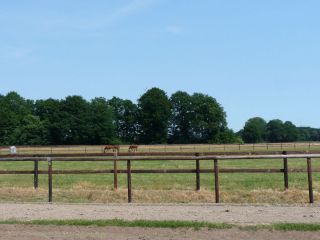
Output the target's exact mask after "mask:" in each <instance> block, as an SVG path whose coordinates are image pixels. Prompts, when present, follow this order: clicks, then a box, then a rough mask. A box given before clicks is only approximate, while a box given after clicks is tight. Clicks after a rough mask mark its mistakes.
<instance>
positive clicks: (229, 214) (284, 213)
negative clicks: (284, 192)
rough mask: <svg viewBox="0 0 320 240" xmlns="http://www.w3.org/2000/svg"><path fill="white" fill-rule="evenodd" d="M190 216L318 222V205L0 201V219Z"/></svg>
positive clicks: (240, 222) (244, 222)
mask: <svg viewBox="0 0 320 240" xmlns="http://www.w3.org/2000/svg"><path fill="white" fill-rule="evenodd" d="M115 218H117V219H124V220H136V219H144V220H189V221H207V222H214V223H232V224H238V225H252V224H255V225H256V224H270V223H283V222H290V223H320V208H319V207H318V206H267V205H260V206H259V205H254V206H252V205H250V206H249V205H225V204H219V205H217V204H107V205H106V204H29V203H28V204H14V203H1V204H0V220H8V219H17V220H36V219H115Z"/></svg>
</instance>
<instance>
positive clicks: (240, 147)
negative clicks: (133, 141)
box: [0, 142, 320, 154]
mask: <svg viewBox="0 0 320 240" xmlns="http://www.w3.org/2000/svg"><path fill="white" fill-rule="evenodd" d="M128 148H129V145H120V152H128ZM103 149H104V145H80V146H78V145H76V146H72V145H68V146H36V147H32V146H17V152H18V154H19V153H20V154H33V153H44V154H51V153H52V154H54V153H102V152H103ZM284 150H287V151H320V142H302V143H261V144H183V145H178V144H168V145H167V144H159V145H139V147H138V151H139V152H239V151H248V152H257V151H284ZM110 152H111V151H110ZM8 153H9V147H8V146H0V154H8Z"/></svg>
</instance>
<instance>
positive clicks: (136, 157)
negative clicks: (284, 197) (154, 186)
mask: <svg viewBox="0 0 320 240" xmlns="http://www.w3.org/2000/svg"><path fill="white" fill-rule="evenodd" d="M294 158H295V159H297V158H299V159H302V160H303V159H305V161H306V169H289V168H288V159H294ZM315 158H320V154H292V153H287V152H282V154H263V155H212V154H211V155H208V154H203V153H193V154H190V153H189V154H182V153H174V152H172V153H157V154H156V153H154V154H149V155H147V154H143V153H127V154H122V155H118V154H117V152H116V153H114V154H106V155H90V154H86V155H80V154H78V155H74V154H73V155H68V154H65V155H63V154H58V155H47V156H43V155H30V156H28V155H15V156H12V155H11V156H10V155H6V156H0V162H4V161H32V162H34V169H33V170H19V171H12V170H1V171H0V174H33V175H34V188H38V176H39V174H47V175H48V201H49V202H52V197H53V195H52V188H53V186H52V176H53V175H55V174H106V173H110V174H113V176H114V189H117V188H118V174H126V175H127V187H128V202H129V203H131V202H132V181H131V176H132V174H152V173H162V174H179V173H189V174H195V176H196V178H195V179H196V184H195V190H196V191H199V190H200V174H201V173H213V174H214V183H213V184H214V189H215V202H216V203H219V202H220V194H219V174H220V173H282V174H283V178H284V189H288V188H289V181H288V174H289V172H306V173H307V176H308V191H309V203H313V202H314V198H313V188H312V172H320V169H312V165H311V160H312V159H315ZM248 159H256V160H259V159H260V160H261V159H280V160H282V161H283V168H281V169H277V168H263V169H256V168H254V169H249V168H246V169H243V168H239V169H234V168H221V169H220V168H219V161H225V160H235V161H241V160H248ZM169 160H170V161H181V160H186V161H190V160H192V161H195V169H132V168H131V162H132V161H169ZM39 161H46V162H47V163H48V169H47V170H39V167H38V166H39ZM58 161H76V162H83V161H92V162H96V161H100V162H101V161H112V162H113V168H112V169H99V170H53V163H54V162H58ZM119 161H126V162H127V167H126V169H118V162H119ZM201 161H212V162H213V168H211V169H203V168H200V162H201Z"/></svg>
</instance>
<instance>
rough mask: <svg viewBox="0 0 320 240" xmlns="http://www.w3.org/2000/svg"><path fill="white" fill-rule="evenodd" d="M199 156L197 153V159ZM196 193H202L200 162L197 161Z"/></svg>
mask: <svg viewBox="0 0 320 240" xmlns="http://www.w3.org/2000/svg"><path fill="white" fill-rule="evenodd" d="M198 156H199V153H196V157H198ZM196 191H200V160H199V159H197V160H196Z"/></svg>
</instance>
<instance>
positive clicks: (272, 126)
mask: <svg viewBox="0 0 320 240" xmlns="http://www.w3.org/2000/svg"><path fill="white" fill-rule="evenodd" d="M284 136H285V129H284V125H283V122H282V121H281V120H279V119H274V120H271V121H269V122H268V124H267V139H268V141H269V142H275V143H277V142H283V141H284Z"/></svg>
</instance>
